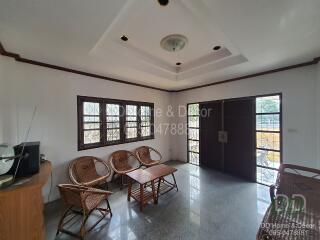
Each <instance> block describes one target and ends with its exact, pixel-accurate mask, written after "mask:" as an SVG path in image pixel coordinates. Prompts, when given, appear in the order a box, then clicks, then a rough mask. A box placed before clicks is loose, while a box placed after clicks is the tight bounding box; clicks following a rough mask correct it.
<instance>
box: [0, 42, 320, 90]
mask: <svg viewBox="0 0 320 240" xmlns="http://www.w3.org/2000/svg"><path fill="white" fill-rule="evenodd" d="M0 55H3V56H6V57H11V58H14V59H15V60H16V61H17V62H23V63H28V64H32V65H36V66H41V67H46V68H51V69H56V70H60V71H64V72H69V73H74V74H80V75H83V76H88V77H93V78H99V79H103V80H107V81H112V82H117V83H123V84H128V85H133V86H138V87H143V88H149V89H153V90H159V91H164V92H172V93H175V92H184V91H189V90H193V89H198V88H204V87H209V86H214V85H219V84H224V83H229V82H234V81H239V80H243V79H248V78H253V77H258V76H262V75H267V74H271V73H276V72H282V71H286V70H290V69H294V68H300V67H306V66H309V65H314V64H317V63H318V62H320V57H317V58H314V59H313V60H312V61H308V62H304V63H300V64H295V65H291V66H287V67H281V68H276V69H273V70H268V71H264V72H259V73H254V74H249V75H245V76H241V77H236V78H231V79H227V80H222V81H218V82H213V83H208V84H204V85H199V86H195V87H190V88H183V89H179V90H168V89H163V88H157V87H152V86H148V85H144V84H139V83H133V82H128V81H125V80H120V79H116V78H110V77H106V76H102V75H99V74H94V73H89V72H84V71H80V70H76V69H71V68H66V67H61V66H57V65H52V64H49V63H44V62H39V61H35V60H32V59H28V58H24V57H21V56H20V54H17V53H13V52H8V51H7V50H6V49H5V48H4V47H3V45H2V43H1V41H0Z"/></svg>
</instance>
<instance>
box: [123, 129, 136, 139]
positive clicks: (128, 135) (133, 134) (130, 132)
mask: <svg viewBox="0 0 320 240" xmlns="http://www.w3.org/2000/svg"><path fill="white" fill-rule="evenodd" d="M137 136H138V135H137V128H127V130H126V138H127V139H130V138H136V137H137Z"/></svg>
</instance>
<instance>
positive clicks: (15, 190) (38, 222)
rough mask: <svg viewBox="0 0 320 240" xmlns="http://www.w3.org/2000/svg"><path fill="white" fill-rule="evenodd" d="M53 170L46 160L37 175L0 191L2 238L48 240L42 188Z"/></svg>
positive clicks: (1, 239)
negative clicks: (46, 237)
mask: <svg viewBox="0 0 320 240" xmlns="http://www.w3.org/2000/svg"><path fill="white" fill-rule="evenodd" d="M51 170H52V166H51V163H50V162H49V161H45V162H44V163H42V164H41V166H40V171H39V173H38V174H35V175H33V176H32V177H31V178H29V179H27V180H25V181H24V180H18V181H17V182H19V181H20V182H22V183H21V184H19V185H17V184H16V185H13V186H11V187H9V188H6V189H3V190H0V240H20V239H21V240H29V239H32V240H37V239H45V230H44V219H43V199H42V187H43V186H44V185H45V184H46V182H47V180H48V178H49V176H50V173H51Z"/></svg>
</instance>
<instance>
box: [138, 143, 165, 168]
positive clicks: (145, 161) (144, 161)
mask: <svg viewBox="0 0 320 240" xmlns="http://www.w3.org/2000/svg"><path fill="white" fill-rule="evenodd" d="M152 152H154V153H156V154H157V155H158V157H159V159H158V160H154V159H152V158H151V153H152ZM135 154H136V156H137V158H138V160H139V162H140V163H141V165H142V166H145V167H151V166H154V165H158V164H160V162H161V159H162V156H161V154H160V153H159V152H158V151H157V150H155V149H154V148H152V147H147V146H142V147H139V148H137V149H136V150H135Z"/></svg>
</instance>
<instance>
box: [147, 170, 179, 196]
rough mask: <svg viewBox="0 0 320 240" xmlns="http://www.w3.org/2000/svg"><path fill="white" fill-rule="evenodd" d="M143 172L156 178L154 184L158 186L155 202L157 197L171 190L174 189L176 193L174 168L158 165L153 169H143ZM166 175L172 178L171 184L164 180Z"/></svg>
mask: <svg viewBox="0 0 320 240" xmlns="http://www.w3.org/2000/svg"><path fill="white" fill-rule="evenodd" d="M145 171H146V172H148V173H150V174H152V175H153V176H155V177H157V181H156V183H157V185H158V186H157V199H156V201H158V198H159V195H162V194H165V193H167V192H169V191H171V190H173V189H176V190H177V191H178V190H179V189H178V185H177V182H176V178H175V176H174V173H175V172H176V171H177V169H176V168H174V167H170V166H167V165H164V164H160V165H156V166H153V167H149V168H147V169H145ZM168 175H171V176H172V179H173V182H169V181H168V180H166V179H165V177H166V176H168Z"/></svg>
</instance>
